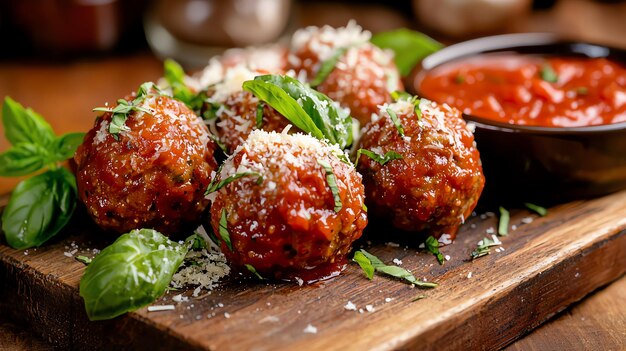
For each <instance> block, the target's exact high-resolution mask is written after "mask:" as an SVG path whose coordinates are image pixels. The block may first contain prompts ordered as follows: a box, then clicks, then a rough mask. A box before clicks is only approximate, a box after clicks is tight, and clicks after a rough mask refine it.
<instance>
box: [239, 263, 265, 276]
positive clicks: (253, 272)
mask: <svg viewBox="0 0 626 351" xmlns="http://www.w3.org/2000/svg"><path fill="white" fill-rule="evenodd" d="M244 266H246V269H248V270H249V271H250V272H251V273H252V274H254V275H255V276H256V277H257V278H259V280H265V278H263V277H262V276H261V275H260V274H259V272H257V270H256V268H254V266H253V265H251V264H247V263H246V264H244Z"/></svg>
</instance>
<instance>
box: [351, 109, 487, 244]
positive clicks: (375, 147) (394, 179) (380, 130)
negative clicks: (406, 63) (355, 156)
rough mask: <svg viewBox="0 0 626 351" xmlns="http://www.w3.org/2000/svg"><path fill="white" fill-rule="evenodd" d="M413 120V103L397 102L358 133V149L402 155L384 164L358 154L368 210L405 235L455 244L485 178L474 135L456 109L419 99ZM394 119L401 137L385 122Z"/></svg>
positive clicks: (382, 153) (389, 123) (395, 129)
mask: <svg viewBox="0 0 626 351" xmlns="http://www.w3.org/2000/svg"><path fill="white" fill-rule="evenodd" d="M419 109H420V111H421V113H422V116H421V117H418V116H417V115H416V112H415V106H414V105H413V103H411V102H409V101H406V100H400V101H398V102H396V103H394V104H390V105H385V106H382V107H381V110H380V113H379V114H380V117H379V118H377V119H374V120H373V121H372V122H371V123H369V124H368V125H366V126H365V128H364V129H363V135H362V137H361V139H360V142H359V147H360V148H364V149H368V150H370V151H373V152H375V153H377V154H380V155H384V154H385V153H387V152H389V151H394V152H397V153H398V154H400V155H402V159H397V160H391V161H389V162H387V163H386V164H384V165H381V164H380V163H378V162H376V161H374V160H372V159H371V158H369V157H367V156H365V155H361V157H360V158H359V160H358V170H359V172H361V174H362V175H363V182H364V183H365V193H366V199H367V205H368V207H369V209H370V211H371V212H372V213H373V214H375V215H378V216H380V217H383V218H388V219H390V220H391V222H392V223H393V225H394V226H395V227H396V228H399V229H402V230H405V231H422V230H426V231H428V233H429V234H431V235H433V236H435V237H440V236H441V235H443V234H449V235H450V236H451V238H452V239H454V237H455V235H456V232H457V230H458V227H459V226H460V225H461V224H462V223H463V222H464V220H465V218H468V216H470V214H471V213H472V210H473V209H474V207H475V206H476V203H477V202H478V198H479V197H480V194H481V192H482V189H483V186H484V183H485V178H484V176H483V173H482V166H481V162H480V155H479V153H478V150H477V149H476V146H475V143H474V136H473V134H472V132H471V131H470V130H468V128H467V125H466V124H465V121H463V119H462V118H461V114H460V112H459V111H458V110H456V109H454V108H450V107H449V106H447V105H439V104H436V103H434V102H431V101H428V100H425V99H422V100H421V102H420V103H419ZM390 112H391V113H392V114H394V115H395V116H397V118H398V122H399V123H400V124H401V126H402V128H403V133H404V136H401V135H400V133H399V130H398V128H397V127H396V125H395V124H394V123H393V120H392V118H391V117H390Z"/></svg>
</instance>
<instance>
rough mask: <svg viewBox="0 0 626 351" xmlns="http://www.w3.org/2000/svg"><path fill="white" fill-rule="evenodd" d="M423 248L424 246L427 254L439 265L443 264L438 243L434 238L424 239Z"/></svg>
mask: <svg viewBox="0 0 626 351" xmlns="http://www.w3.org/2000/svg"><path fill="white" fill-rule="evenodd" d="M424 246H426V250H428V252H430V253H432V254H433V255H435V257H437V261H438V262H439V264H443V260H444V257H443V254H442V253H441V252H439V241H438V240H437V239H435V237H433V236H429V237H428V238H426V241H425V242H424Z"/></svg>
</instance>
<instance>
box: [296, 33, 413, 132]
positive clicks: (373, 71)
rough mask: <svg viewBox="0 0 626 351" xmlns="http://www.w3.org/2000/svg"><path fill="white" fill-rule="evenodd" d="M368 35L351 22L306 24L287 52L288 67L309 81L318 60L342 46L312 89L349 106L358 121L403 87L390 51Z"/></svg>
mask: <svg viewBox="0 0 626 351" xmlns="http://www.w3.org/2000/svg"><path fill="white" fill-rule="evenodd" d="M370 37H371V34H370V33H369V32H367V31H363V30H362V29H361V27H359V26H357V25H356V24H354V23H353V22H351V23H349V24H348V26H346V27H345V28H337V29H335V28H331V27H328V26H325V27H322V28H316V27H309V28H305V29H301V30H299V31H298V32H296V33H295V34H294V36H293V40H292V45H291V46H292V47H291V54H290V55H289V64H290V68H292V69H294V70H295V71H296V74H297V75H298V77H299V78H300V79H302V80H306V81H309V82H311V81H312V80H314V79H315V77H316V76H317V74H318V73H319V71H320V68H321V67H322V63H323V62H324V61H326V60H328V59H330V58H331V57H333V55H335V53H337V52H339V51H338V50H341V49H344V50H345V52H343V54H341V55H340V56H339V60H338V61H337V63H336V65H335V66H334V68H333V69H332V71H331V72H330V74H328V76H327V77H326V78H325V79H324V80H323V81H322V82H321V83H320V84H319V85H317V87H316V89H317V90H319V91H320V92H322V93H324V94H326V95H328V97H330V98H331V99H333V100H335V101H337V102H339V103H340V104H341V105H342V106H343V107H347V108H349V109H350V112H351V115H352V117H354V118H356V119H358V120H359V122H360V123H361V125H364V124H366V123H367V122H369V121H370V119H371V116H372V114H375V113H377V112H378V105H382V104H384V103H386V102H391V101H392V99H391V95H390V93H391V92H393V91H395V90H402V89H403V86H402V83H401V81H400V74H399V73H398V69H397V68H396V66H395V64H394V62H393V56H392V54H390V53H389V52H386V51H383V50H381V49H380V48H378V47H376V46H374V45H373V44H371V43H370V42H369V41H368V40H369V39H370Z"/></svg>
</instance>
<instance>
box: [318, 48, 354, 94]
mask: <svg viewBox="0 0 626 351" xmlns="http://www.w3.org/2000/svg"><path fill="white" fill-rule="evenodd" d="M346 51H348V48H346V47H342V48H337V49H336V50H335V52H334V53H333V54H332V56H330V57H329V58H328V59H326V60H325V61H324V62H322V64H321V65H320V69H319V70H318V71H317V74H316V75H315V77H314V78H313V80H311V81H310V82H309V84H310V85H311V86H312V87H314V88H315V87H317V86H318V85H320V84H322V83H324V81H325V80H326V78H328V75H329V74H330V73H331V72H332V71H333V70H334V69H335V66H336V65H337V62H339V59H341V57H342V56H343V55H344V54H345V53H346Z"/></svg>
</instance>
